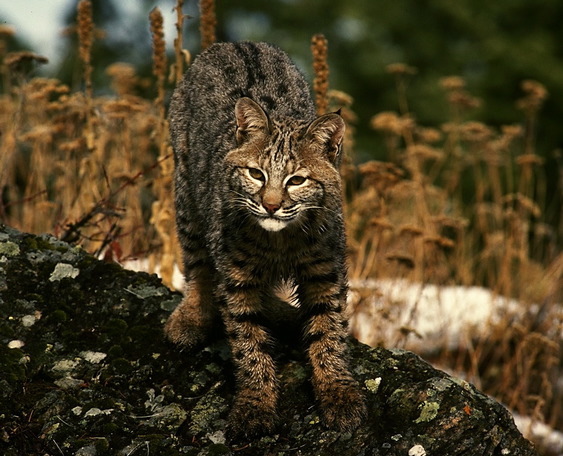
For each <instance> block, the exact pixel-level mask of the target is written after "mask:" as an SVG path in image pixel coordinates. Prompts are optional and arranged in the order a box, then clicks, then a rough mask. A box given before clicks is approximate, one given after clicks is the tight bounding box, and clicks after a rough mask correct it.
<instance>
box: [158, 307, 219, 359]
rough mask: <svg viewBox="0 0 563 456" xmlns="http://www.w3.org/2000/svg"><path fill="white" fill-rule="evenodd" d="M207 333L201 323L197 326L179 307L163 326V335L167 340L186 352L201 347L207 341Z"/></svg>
mask: <svg viewBox="0 0 563 456" xmlns="http://www.w3.org/2000/svg"><path fill="white" fill-rule="evenodd" d="M207 333H208V331H206V326H205V325H202V324H201V322H200V324H198V322H197V321H196V320H194V319H193V318H190V316H189V315H188V314H187V313H186V312H183V311H182V309H181V308H180V307H178V308H177V309H176V310H174V312H172V314H171V315H170V317H168V320H167V321H166V324H165V325H164V334H166V337H167V338H168V340H170V341H171V342H173V343H175V344H178V345H181V346H182V347H184V348H187V349H188V350H191V349H194V348H196V347H198V346H200V345H203V344H204V343H205V341H206V339H207Z"/></svg>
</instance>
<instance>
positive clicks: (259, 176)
mask: <svg viewBox="0 0 563 456" xmlns="http://www.w3.org/2000/svg"><path fill="white" fill-rule="evenodd" d="M248 175H249V176H250V177H252V179H256V180H259V181H260V182H264V181H265V180H266V177H265V176H264V173H263V172H262V171H260V170H259V169H258V168H248Z"/></svg>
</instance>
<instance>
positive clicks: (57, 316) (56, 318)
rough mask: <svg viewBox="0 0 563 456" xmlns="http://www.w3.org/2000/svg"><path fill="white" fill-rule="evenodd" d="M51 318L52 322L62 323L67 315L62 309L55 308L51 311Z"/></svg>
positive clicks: (66, 318)
mask: <svg viewBox="0 0 563 456" xmlns="http://www.w3.org/2000/svg"><path fill="white" fill-rule="evenodd" d="M51 318H52V321H53V322H56V323H64V322H65V321H67V320H68V315H67V313H66V312H65V311H64V310H61V309H57V310H55V311H53V313H52V314H51Z"/></svg>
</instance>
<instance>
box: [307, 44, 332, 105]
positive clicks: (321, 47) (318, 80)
mask: <svg viewBox="0 0 563 456" xmlns="http://www.w3.org/2000/svg"><path fill="white" fill-rule="evenodd" d="M311 52H312V54H313V70H314V72H315V78H314V80H313V91H314V93H315V104H316V106H317V114H318V115H322V114H325V113H326V112H327V110H328V73H329V69H328V61H327V58H328V41H327V39H326V38H325V37H324V35H322V34H317V35H314V36H313V38H312V39H311Z"/></svg>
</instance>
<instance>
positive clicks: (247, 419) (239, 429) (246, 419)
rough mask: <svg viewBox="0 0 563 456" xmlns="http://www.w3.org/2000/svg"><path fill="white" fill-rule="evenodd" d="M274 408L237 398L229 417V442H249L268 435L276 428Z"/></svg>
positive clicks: (262, 403) (265, 403) (264, 403)
mask: <svg viewBox="0 0 563 456" xmlns="http://www.w3.org/2000/svg"><path fill="white" fill-rule="evenodd" d="M276 421H277V415H276V410H275V406H273V405H271V404H269V405H268V404H267V401H266V402H264V401H262V402H257V401H253V400H245V399H244V398H240V397H239V398H237V400H235V403H234V404H233V408H232V410H231V413H230V415H229V421H228V423H227V437H228V439H229V440H231V441H241V440H245V439H246V440H249V439H252V438H254V437H257V436H261V435H266V434H270V433H272V432H273V430H274V429H275V427H276Z"/></svg>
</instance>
